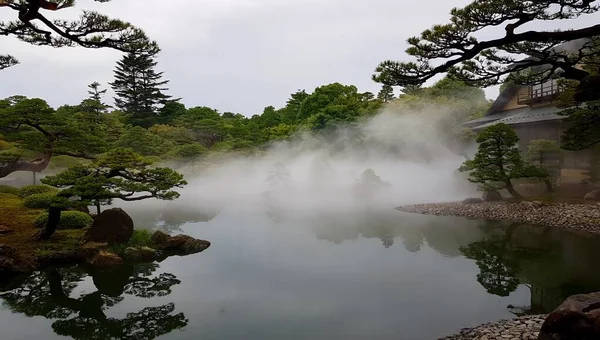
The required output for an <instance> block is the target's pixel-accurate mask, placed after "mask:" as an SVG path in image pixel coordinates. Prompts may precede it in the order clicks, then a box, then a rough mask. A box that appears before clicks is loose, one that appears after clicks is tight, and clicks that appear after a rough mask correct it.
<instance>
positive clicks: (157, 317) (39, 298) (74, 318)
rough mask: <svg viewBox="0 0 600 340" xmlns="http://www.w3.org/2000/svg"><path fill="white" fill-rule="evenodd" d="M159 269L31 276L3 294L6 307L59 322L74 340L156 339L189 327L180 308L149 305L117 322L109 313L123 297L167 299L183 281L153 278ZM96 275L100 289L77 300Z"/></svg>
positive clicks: (54, 325)
mask: <svg viewBox="0 0 600 340" xmlns="http://www.w3.org/2000/svg"><path fill="white" fill-rule="evenodd" d="M157 267H158V265H156V264H148V265H138V266H131V265H129V266H119V267H115V268H111V269H110V270H98V269H94V268H88V269H87V270H83V269H81V268H69V269H49V270H47V271H44V272H35V273H33V274H31V275H30V276H29V277H27V278H26V279H25V280H24V282H22V284H21V285H20V287H19V288H17V289H14V290H12V291H9V292H6V293H3V294H2V299H3V300H4V303H5V305H6V306H8V307H9V308H10V309H11V310H12V311H14V312H18V313H23V314H25V315H27V316H29V317H34V316H43V317H45V318H48V319H58V320H56V321H54V322H53V323H52V329H53V330H54V332H55V333H56V334H58V335H63V336H70V337H72V338H74V339H154V338H156V337H158V336H161V335H164V334H167V333H170V332H172V331H173V330H175V329H179V328H182V327H184V326H186V325H187V323H188V320H187V319H186V318H185V316H184V314H183V313H178V314H173V313H174V311H175V305H174V304H173V303H168V304H165V305H162V306H156V307H146V308H144V309H142V310H140V311H139V312H135V313H128V314H127V315H126V316H125V317H124V318H113V317H110V316H107V315H106V311H107V310H108V309H109V308H110V307H113V306H115V305H116V304H118V303H120V302H121V301H123V299H124V296H123V295H132V296H136V297H140V298H153V297H158V296H166V295H169V294H170V293H171V288H172V286H174V285H176V284H179V283H181V281H179V280H178V279H177V278H176V277H175V276H174V275H173V274H169V273H161V274H159V275H156V276H153V272H154V271H155V270H156V268H157ZM86 275H89V276H91V277H92V281H93V283H94V286H95V287H96V289H97V290H96V291H95V292H93V293H88V294H82V295H80V296H76V297H73V296H72V295H74V294H73V291H74V289H75V288H76V287H77V286H78V284H79V283H80V282H81V281H82V280H83V278H84V277H85V276H86Z"/></svg>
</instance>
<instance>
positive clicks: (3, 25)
mask: <svg viewBox="0 0 600 340" xmlns="http://www.w3.org/2000/svg"><path fill="white" fill-rule="evenodd" d="M94 1H96V2H108V1H110V0H94ZM0 7H4V8H5V9H6V10H13V11H14V14H15V20H12V21H7V22H0V35H5V36H14V37H16V38H17V39H19V40H21V41H23V42H25V43H28V44H32V45H37V46H42V45H45V46H52V47H73V46H82V47H86V48H112V49H115V50H119V51H122V52H136V51H140V50H143V49H146V48H149V47H150V48H152V47H154V46H156V43H155V42H153V41H150V39H148V37H147V36H146V34H145V33H144V31H143V30H141V29H140V28H137V27H135V26H133V25H132V24H130V23H128V22H126V21H122V20H119V19H112V18H109V17H108V16H106V15H104V14H101V13H98V12H96V11H90V10H84V11H83V13H82V14H81V16H80V17H79V19H77V20H64V19H54V20H52V19H48V18H47V17H46V15H45V14H46V12H48V11H60V10H63V9H67V8H70V7H75V0H57V1H47V0H2V1H0ZM16 63H17V59H16V58H15V57H13V56H10V55H2V56H0V69H3V68H6V67H9V66H12V65H15V64H16Z"/></svg>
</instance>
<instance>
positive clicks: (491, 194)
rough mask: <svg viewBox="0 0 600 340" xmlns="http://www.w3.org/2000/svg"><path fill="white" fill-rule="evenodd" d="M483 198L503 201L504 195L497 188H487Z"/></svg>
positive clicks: (489, 200)
mask: <svg viewBox="0 0 600 340" xmlns="http://www.w3.org/2000/svg"><path fill="white" fill-rule="evenodd" d="M483 200H484V201H486V202H498V201H502V195H501V194H500V193H499V192H498V191H496V190H486V191H484V192H483Z"/></svg>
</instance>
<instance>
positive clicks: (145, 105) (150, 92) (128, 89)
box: [110, 48, 171, 127]
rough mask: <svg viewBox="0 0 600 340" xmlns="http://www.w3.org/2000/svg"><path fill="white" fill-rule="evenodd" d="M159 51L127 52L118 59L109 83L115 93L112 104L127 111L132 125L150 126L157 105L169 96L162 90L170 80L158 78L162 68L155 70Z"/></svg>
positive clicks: (164, 101)
mask: <svg viewBox="0 0 600 340" xmlns="http://www.w3.org/2000/svg"><path fill="white" fill-rule="evenodd" d="M159 51H160V49H158V48H154V49H149V50H146V51H144V52H142V53H129V54H127V55H125V56H123V59H121V60H120V61H118V62H117V67H116V69H115V81H114V82H112V83H110V85H111V86H112V88H113V90H114V91H115V94H116V95H117V97H116V98H115V105H116V106H117V107H118V108H119V109H121V110H123V111H124V112H125V113H126V114H127V115H129V119H130V123H132V124H133V125H140V126H144V127H149V126H151V125H152V124H153V123H154V121H155V120H156V119H157V118H158V115H159V114H158V110H159V108H158V106H159V105H161V104H163V105H164V104H165V103H166V102H167V101H168V100H169V98H171V96H168V95H166V94H164V93H163V91H165V90H167V88H164V87H163V86H164V85H166V84H167V83H168V82H169V81H168V80H161V78H162V74H163V72H156V71H155V70H154V67H155V66H156V64H157V62H156V61H155V59H154V58H155V57H156V55H157V54H158V52H159Z"/></svg>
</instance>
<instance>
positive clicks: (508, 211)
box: [396, 201, 600, 234]
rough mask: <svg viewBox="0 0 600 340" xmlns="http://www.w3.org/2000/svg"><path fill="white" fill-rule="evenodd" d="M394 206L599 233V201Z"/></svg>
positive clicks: (440, 213)
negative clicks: (594, 202)
mask: <svg viewBox="0 0 600 340" xmlns="http://www.w3.org/2000/svg"><path fill="white" fill-rule="evenodd" d="M396 209H398V210H400V211H405V212H409V213H418V214H425V215H439V216H462V217H467V218H471V219H482V220H509V221H515V222H521V223H528V224H535V225H540V226H546V227H557V228H566V229H573V230H580V231H586V232H590V233H595V234H600V204H569V203H546V202H539V201H534V202H530V201H524V202H520V203H507V202H486V203H475V204H465V203H462V202H458V203H431V204H416V205H405V206H401V207H397V208H396Z"/></svg>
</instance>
